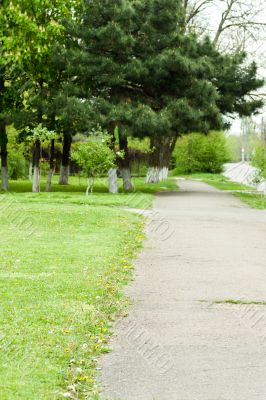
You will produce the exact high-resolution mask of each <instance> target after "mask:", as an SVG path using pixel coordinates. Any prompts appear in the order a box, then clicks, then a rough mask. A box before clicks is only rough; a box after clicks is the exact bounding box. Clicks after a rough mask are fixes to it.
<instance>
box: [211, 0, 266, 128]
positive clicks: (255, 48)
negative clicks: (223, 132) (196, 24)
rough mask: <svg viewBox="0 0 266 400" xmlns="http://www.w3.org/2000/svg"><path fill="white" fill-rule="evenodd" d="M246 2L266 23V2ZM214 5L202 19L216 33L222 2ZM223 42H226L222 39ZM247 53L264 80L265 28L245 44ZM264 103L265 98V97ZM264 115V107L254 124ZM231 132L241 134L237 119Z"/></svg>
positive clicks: (258, 17)
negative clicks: (255, 63) (258, 10)
mask: <svg viewBox="0 0 266 400" xmlns="http://www.w3.org/2000/svg"><path fill="white" fill-rule="evenodd" d="M246 1H247V2H249V1H250V2H251V4H252V5H253V7H254V10H256V9H260V12H258V13H256V21H257V22H262V23H266V0H253V1H252V0H246ZM214 3H215V4H214V5H213V6H210V7H208V8H207V9H206V10H205V12H204V14H205V15H204V17H205V18H204V19H206V21H208V22H207V23H208V29H209V30H210V31H212V32H213V34H214V33H215V32H216V30H217V27H218V25H219V21H220V18H221V13H222V11H223V3H224V0H215V1H214ZM224 40H228V39H227V38H226V37H224ZM246 50H247V53H248V56H249V60H255V61H256V62H257V64H258V66H259V71H258V73H259V75H260V76H261V77H264V78H265V79H266V28H264V29H263V30H261V32H260V34H256V37H255V38H254V39H250V40H249V41H248V42H247V49H246ZM261 92H263V93H265V92H266V87H264V88H263V89H262V90H261ZM265 101H266V97H265ZM265 113H266V107H265V108H264V110H263V111H262V112H261V115H259V116H257V117H255V120H256V122H258V123H259V122H260V121H261V118H262V114H265ZM231 132H232V133H235V134H240V132H241V122H240V121H239V119H237V120H235V122H234V123H233V125H232V128H231Z"/></svg>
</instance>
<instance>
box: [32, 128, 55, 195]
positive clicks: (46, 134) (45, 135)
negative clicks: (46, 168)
mask: <svg viewBox="0 0 266 400" xmlns="http://www.w3.org/2000/svg"><path fill="white" fill-rule="evenodd" d="M26 133H27V134H28V135H27V137H26V141H27V142H28V143H29V144H30V145H32V146H33V181H32V191H33V192H35V193H38V192H40V160H41V155H42V144H43V143H45V142H47V141H48V142H49V141H51V140H53V139H55V138H56V133H55V132H53V131H49V130H48V129H47V128H45V127H43V126H42V124H39V125H37V126H36V127H35V128H33V129H30V128H26Z"/></svg>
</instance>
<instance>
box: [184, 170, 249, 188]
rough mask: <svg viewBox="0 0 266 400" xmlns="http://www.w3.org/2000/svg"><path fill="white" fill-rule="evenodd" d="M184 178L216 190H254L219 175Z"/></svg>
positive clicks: (199, 175) (195, 175) (192, 175)
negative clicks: (198, 181) (202, 183)
mask: <svg viewBox="0 0 266 400" xmlns="http://www.w3.org/2000/svg"><path fill="white" fill-rule="evenodd" d="M185 178H187V179H196V180H201V181H203V182H205V183H207V184H208V185H211V186H213V187H215V188H216V189H219V190H232V191H234V190H254V188H251V187H250V186H247V185H242V184H241V183H238V182H232V181H230V180H229V179H228V178H226V177H225V176H223V175H221V174H204V173H200V174H191V175H186V176H185Z"/></svg>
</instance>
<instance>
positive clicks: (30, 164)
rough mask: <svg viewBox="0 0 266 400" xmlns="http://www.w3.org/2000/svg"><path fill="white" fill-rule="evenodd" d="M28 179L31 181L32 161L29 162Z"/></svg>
mask: <svg viewBox="0 0 266 400" xmlns="http://www.w3.org/2000/svg"><path fill="white" fill-rule="evenodd" d="M29 181H31V182H32V161H30V163H29Z"/></svg>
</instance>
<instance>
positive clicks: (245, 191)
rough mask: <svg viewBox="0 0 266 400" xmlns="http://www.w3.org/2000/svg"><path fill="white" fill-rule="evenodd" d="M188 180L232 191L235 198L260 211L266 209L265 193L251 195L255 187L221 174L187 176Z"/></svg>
mask: <svg viewBox="0 0 266 400" xmlns="http://www.w3.org/2000/svg"><path fill="white" fill-rule="evenodd" d="M185 178H187V179H196V180H201V181H202V182H205V183H207V184H208V185H211V186H213V187H215V188H216V189H219V190H229V191H232V192H233V194H234V196H236V197H238V198H239V199H240V200H241V201H242V202H243V203H246V204H248V205H249V206H250V207H252V208H256V209H259V210H265V209H266V196H265V195H264V194H263V193H251V191H254V190H255V189H254V187H250V186H246V185H242V184H241V183H238V182H232V181H230V180H229V179H228V178H226V177H225V176H223V175H220V174H204V173H200V174H191V175H186V176H185Z"/></svg>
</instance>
